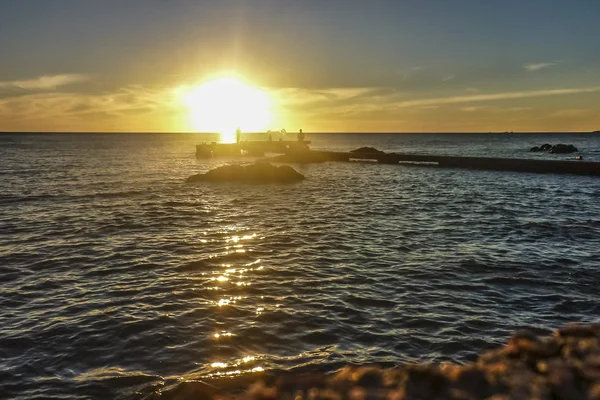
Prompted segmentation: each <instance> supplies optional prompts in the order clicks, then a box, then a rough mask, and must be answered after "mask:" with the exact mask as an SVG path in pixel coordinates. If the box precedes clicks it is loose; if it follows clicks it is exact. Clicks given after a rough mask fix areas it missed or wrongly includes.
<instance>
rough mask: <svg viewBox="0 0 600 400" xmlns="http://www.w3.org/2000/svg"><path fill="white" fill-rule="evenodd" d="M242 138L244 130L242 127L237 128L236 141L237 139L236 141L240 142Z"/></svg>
mask: <svg viewBox="0 0 600 400" xmlns="http://www.w3.org/2000/svg"><path fill="white" fill-rule="evenodd" d="M241 138H242V130H241V129H240V128H237V129H236V130H235V141H236V143H239V142H240V139H241Z"/></svg>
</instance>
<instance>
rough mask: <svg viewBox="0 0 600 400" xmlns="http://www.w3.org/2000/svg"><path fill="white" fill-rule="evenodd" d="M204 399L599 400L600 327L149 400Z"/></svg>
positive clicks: (204, 386) (253, 378)
mask: <svg viewBox="0 0 600 400" xmlns="http://www.w3.org/2000/svg"><path fill="white" fill-rule="evenodd" d="M532 346H533V347H532ZM533 350H535V351H533ZM541 350H543V351H541ZM225 379H226V380H225ZM200 398H202V399H222V400H226V399H227V400H235V399H237V400H258V399H261V400H266V399H294V398H295V399H315V400H318V399H323V400H325V399H439V400H444V399H448V400H450V399H464V400H467V399H496V400H500V399H507V400H508V399H600V324H598V323H595V324H587V325H583V324H571V325H567V326H565V327H563V328H561V329H559V330H558V331H556V332H555V333H554V335H552V336H548V335H545V334H543V335H538V334H537V333H536V332H534V331H531V330H529V331H519V332H516V333H515V334H514V335H513V337H512V339H511V341H510V342H509V343H508V344H507V345H506V346H505V347H504V348H499V349H496V350H490V351H488V352H486V353H485V354H483V355H482V356H480V357H479V359H478V360H477V361H476V362H474V363H466V364H462V365H457V364H449V363H444V364H441V365H440V364H408V365H400V366H397V367H394V368H389V369H382V368H380V367H377V366H364V367H357V366H346V367H344V368H342V369H341V370H339V371H338V372H336V373H335V374H301V373H294V372H279V373H276V372H273V373H272V374H270V373H269V372H265V373H264V374H260V375H253V374H245V375H244V374H243V375H241V376H239V377H237V378H236V377H226V378H218V377H217V378H208V382H204V381H190V382H182V383H180V384H178V385H177V386H175V387H173V388H165V389H164V390H163V391H162V392H161V393H160V394H159V393H156V394H153V395H150V396H148V397H146V399H147V400H188V399H189V400H195V399H200Z"/></svg>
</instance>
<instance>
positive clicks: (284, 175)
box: [186, 162, 304, 183]
mask: <svg viewBox="0 0 600 400" xmlns="http://www.w3.org/2000/svg"><path fill="white" fill-rule="evenodd" d="M303 179H304V175H302V174H301V173H299V172H297V171H296V170H295V169H294V168H292V167H289V166H287V165H282V166H280V167H277V166H274V165H271V164H269V163H267V162H257V163H254V164H249V165H224V166H222V167H217V168H215V169H212V170H210V171H208V172H207V173H205V174H197V175H192V176H190V177H189V178H187V180H186V182H188V183H191V182H247V183H268V182H277V183H288V182H297V181H301V180H303Z"/></svg>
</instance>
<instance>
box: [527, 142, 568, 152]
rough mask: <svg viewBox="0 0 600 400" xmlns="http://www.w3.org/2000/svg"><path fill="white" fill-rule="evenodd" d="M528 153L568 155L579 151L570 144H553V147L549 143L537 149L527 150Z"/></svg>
mask: <svg viewBox="0 0 600 400" xmlns="http://www.w3.org/2000/svg"><path fill="white" fill-rule="evenodd" d="M529 151H530V152H532V153H539V152H542V151H547V152H549V153H552V154H569V153H576V152H578V151H579V150H577V147H575V146H573V145H572V144H563V143H559V144H555V145H554V146H553V145H551V144H549V143H544V144H543V145H541V146H539V147H538V146H536V147H532V148H531V149H529Z"/></svg>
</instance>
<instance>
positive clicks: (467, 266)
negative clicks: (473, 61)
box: [0, 134, 600, 399]
mask: <svg viewBox="0 0 600 400" xmlns="http://www.w3.org/2000/svg"><path fill="white" fill-rule="evenodd" d="M3 138H10V139H13V142H11V141H9V140H3V141H2V143H0V309H1V310H2V313H0V392H1V393H3V394H4V395H5V396H7V397H8V398H15V399H35V398H44V399H46V398H56V399H59V398H60V399H71V398H73V399H75V398H77V399H85V398H87V399H113V398H124V399H125V398H134V399H135V398H141V397H143V395H144V394H147V393H150V392H151V391H153V390H160V389H161V388H168V387H176V386H177V384H178V383H179V382H180V380H182V379H201V378H203V377H207V376H215V375H218V374H221V375H228V374H231V375H232V376H233V375H237V374H245V373H247V374H253V373H255V372H256V371H259V370H262V369H264V370H268V371H275V372H276V371H278V370H299V371H325V372H328V371H334V370H336V369H338V368H340V367H341V366H342V365H345V364H348V363H379V364H381V365H384V366H391V365H396V364H399V363H403V362H409V361H443V360H452V361H456V362H464V361H468V360H472V359H473V358H474V357H475V355H476V353H477V352H479V351H481V350H483V349H487V348H490V347H493V346H496V345H498V344H500V343H503V342H504V341H505V340H506V337H507V335H508V334H509V332H510V331H512V330H514V329H515V328H518V327H520V326H525V325H528V326H534V327H538V328H542V329H548V328H552V327H556V326H558V325H561V324H563V323H566V322H569V321H584V322H585V321H594V320H597V318H598V315H599V314H600V298H599V295H598V294H597V293H598V291H597V288H598V285H599V284H600V277H599V276H600V275H598V272H597V268H598V265H600V253H599V252H598V248H600V202H599V201H598V198H599V196H600V179H599V178H594V177H585V176H570V175H536V174H525V173H511V172H495V171H471V170H457V169H437V168H423V167H409V166H393V165H373V164H369V163H350V164H344V163H325V164H315V165H302V166H295V167H296V168H297V169H298V170H299V171H300V172H302V173H303V174H305V175H306V177H307V178H308V179H306V180H305V181H303V182H301V183H298V184H292V185H259V186H250V185H237V184H198V185H186V184H184V183H183V181H184V179H185V178H186V177H188V176H189V175H192V174H194V173H198V172H202V171H206V170H208V169H210V168H213V167H215V166H217V165H220V164H223V163H225V162H227V161H228V160H221V159H219V160H208V161H207V160H197V159H196V158H195V157H194V150H195V149H194V145H195V144H197V143H201V142H203V141H211V140H213V139H214V138H213V137H207V136H202V135H193V134H187V135H183V134H182V135H133V134H129V135H127V134H112V135H55V134H53V135H9V136H6V135H4V136H3ZM308 139H310V140H312V141H313V147H314V148H323V149H326V148H329V149H345V150H349V149H353V148H356V147H360V146H364V145H369V146H374V147H377V148H379V149H382V150H392V151H399V152H407V153H426V154H462V155H488V156H507V157H548V158H572V157H573V156H572V155H565V156H554V155H548V154H532V153H528V152H527V149H528V148H529V147H532V146H534V145H540V144H543V143H545V142H550V143H558V142H563V143H573V144H575V145H576V146H577V147H579V148H580V149H581V150H582V154H583V155H584V158H585V159H586V160H598V161H600V136H599V135H590V134H588V135H585V134H573V135H566V134H565V135H487V134H486V135H374V134H373V135H367V134H363V135H309V137H308ZM136 393H138V394H136Z"/></svg>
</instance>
